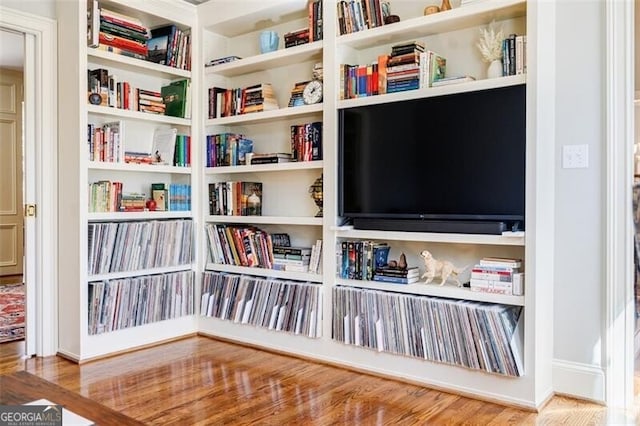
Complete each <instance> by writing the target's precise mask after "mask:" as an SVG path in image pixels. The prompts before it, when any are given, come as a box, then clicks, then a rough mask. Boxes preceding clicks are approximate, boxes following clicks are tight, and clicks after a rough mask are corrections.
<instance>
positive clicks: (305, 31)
mask: <svg viewBox="0 0 640 426" xmlns="http://www.w3.org/2000/svg"><path fill="white" fill-rule="evenodd" d="M307 43H309V28H302V29H300V30H296V31H291V32H288V33H285V34H284V47H285V49H286V48H287V47H293V46H299V45H301V44H307Z"/></svg>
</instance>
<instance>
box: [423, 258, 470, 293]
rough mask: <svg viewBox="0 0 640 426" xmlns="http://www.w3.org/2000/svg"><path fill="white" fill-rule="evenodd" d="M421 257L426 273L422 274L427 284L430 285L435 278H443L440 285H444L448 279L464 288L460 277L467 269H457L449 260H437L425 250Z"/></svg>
mask: <svg viewBox="0 0 640 426" xmlns="http://www.w3.org/2000/svg"><path fill="white" fill-rule="evenodd" d="M420 256H422V258H423V259H424V266H425V271H424V274H422V278H426V281H425V282H424V283H425V284H429V283H430V282H431V281H433V279H434V278H435V277H442V281H441V282H440V285H443V284H444V283H445V282H446V281H447V279H449V278H451V279H453V280H454V281H455V282H456V283H457V284H458V287H462V283H461V282H460V280H459V279H458V275H459V274H460V273H462V271H464V270H465V269H466V268H456V267H455V266H454V265H453V263H451V262H449V261H448V260H437V259H435V258H434V257H433V255H432V254H431V253H430V252H429V251H427V250H423V251H422V253H420Z"/></svg>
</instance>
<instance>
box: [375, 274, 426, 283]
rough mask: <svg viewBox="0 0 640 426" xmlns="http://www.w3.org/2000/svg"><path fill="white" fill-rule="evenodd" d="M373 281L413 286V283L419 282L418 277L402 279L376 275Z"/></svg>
mask: <svg viewBox="0 0 640 426" xmlns="http://www.w3.org/2000/svg"><path fill="white" fill-rule="evenodd" d="M373 280H374V281H380V282H385V283H392V284H411V283H416V282H418V277H411V278H402V277H389V276H387V275H374V276H373Z"/></svg>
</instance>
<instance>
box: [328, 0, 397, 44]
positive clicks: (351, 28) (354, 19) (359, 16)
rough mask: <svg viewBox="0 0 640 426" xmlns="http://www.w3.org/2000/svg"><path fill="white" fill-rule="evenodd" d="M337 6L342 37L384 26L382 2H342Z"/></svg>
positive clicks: (375, 0)
mask: <svg viewBox="0 0 640 426" xmlns="http://www.w3.org/2000/svg"><path fill="white" fill-rule="evenodd" d="M337 6H338V15H337V16H338V30H339V31H340V35H343V34H350V33H354V32H357V31H362V30H366V29H369V28H375V27H379V26H382V25H384V15H385V14H384V11H383V8H382V5H381V2H380V0H340V1H338V3H337Z"/></svg>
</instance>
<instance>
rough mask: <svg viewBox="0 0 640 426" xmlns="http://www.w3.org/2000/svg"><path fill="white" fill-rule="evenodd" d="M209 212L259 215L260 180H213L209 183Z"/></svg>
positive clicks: (260, 198) (260, 200) (260, 213)
mask: <svg viewBox="0 0 640 426" xmlns="http://www.w3.org/2000/svg"><path fill="white" fill-rule="evenodd" d="M209 214H212V215H223V216H261V215H262V183H261V182H242V181H233V182H214V183H210V184H209Z"/></svg>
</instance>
